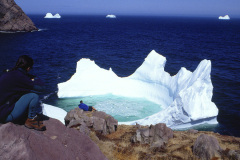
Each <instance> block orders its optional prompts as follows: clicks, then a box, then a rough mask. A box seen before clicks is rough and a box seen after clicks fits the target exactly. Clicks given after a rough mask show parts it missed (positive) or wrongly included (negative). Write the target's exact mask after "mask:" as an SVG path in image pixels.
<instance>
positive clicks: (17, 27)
mask: <svg viewBox="0 0 240 160" xmlns="http://www.w3.org/2000/svg"><path fill="white" fill-rule="evenodd" d="M37 30H38V29H37V27H36V26H35V25H34V24H33V22H32V20H31V19H30V18H29V17H28V16H27V15H26V14H25V13H24V12H23V10H22V9H21V8H20V7H19V6H18V5H17V4H16V3H15V2H14V0H0V31H14V32H15V31H26V32H30V31H37Z"/></svg>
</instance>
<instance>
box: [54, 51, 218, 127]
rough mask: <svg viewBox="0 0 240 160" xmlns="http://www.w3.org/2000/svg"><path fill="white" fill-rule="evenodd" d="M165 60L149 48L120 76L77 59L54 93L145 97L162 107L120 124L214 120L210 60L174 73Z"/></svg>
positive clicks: (171, 124) (183, 123) (185, 124)
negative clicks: (129, 72) (134, 67)
mask: <svg viewBox="0 0 240 160" xmlns="http://www.w3.org/2000/svg"><path fill="white" fill-rule="evenodd" d="M165 64H166V58H165V57H163V56H162V55H160V54H158V53H156V52H155V51H154V50H153V51H151V52H150V53H149V55H148V56H147V58H146V59H145V61H144V62H143V64H142V65H141V66H140V67H139V68H138V69H137V70H136V71H135V72H134V73H133V74H132V75H130V76H129V77H123V78H121V77H118V76H117V75H116V74H115V73H114V72H113V71H112V69H111V68H110V69H109V70H106V69H102V68H100V67H99V66H97V65H96V64H95V62H94V61H91V60H90V59H81V60H80V61H78V62H77V68H76V73H75V74H74V75H73V76H72V77H71V78H70V79H69V80H68V81H67V82H63V83H59V84H58V89H59V90H58V97H59V98H66V97H80V96H91V95H104V94H113V95H117V96H126V97H137V98H146V99H147V100H149V101H152V102H155V103H157V104H159V105H161V107H162V108H163V110H161V111H160V112H159V113H156V114H154V115H152V116H149V117H146V118H144V119H140V120H136V121H131V122H122V123H120V124H135V123H139V124H141V125H150V124H156V123H160V122H161V123H166V125H167V126H169V127H171V128H185V127H189V126H192V125H197V124H201V123H205V122H206V123H212V124H216V123H218V122H217V120H216V116H217V115H218V108H217V107H216V105H215V104H214V103H213V102H212V101H211V99H212V95H213V86H212V82H211V78H210V73H211V61H210V60H202V61H201V63H200V64H199V65H198V67H197V69H196V70H195V71H194V72H190V71H188V70H187V69H186V68H184V67H182V68H181V69H180V71H179V72H178V73H177V74H176V75H174V76H170V74H169V73H167V72H165V71H164V67H165ZM136 107H137V106H136Z"/></svg>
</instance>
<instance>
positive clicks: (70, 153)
mask: <svg viewBox="0 0 240 160" xmlns="http://www.w3.org/2000/svg"><path fill="white" fill-rule="evenodd" d="M44 124H45V125H46V128H47V130H46V131H36V130H31V129H28V128H26V127H24V126H23V125H16V124H13V123H11V122H9V123H6V124H2V125H0V139H1V141H0V159H14V160H22V159H24V160H32V159H34V160H42V159H51V160H59V159H75V160H86V159H89V160H97V159H98V160H106V159H107V158H106V157H105V156H104V155H103V153H102V152H101V151H100V149H99V148H98V146H97V145H96V144H95V143H94V142H93V141H92V140H91V139H90V138H89V137H88V136H86V135H84V134H82V133H81V132H79V131H78V130H75V129H71V128H67V127H66V126H64V125H63V124H62V123H61V122H60V121H58V120H56V119H49V120H46V121H44Z"/></svg>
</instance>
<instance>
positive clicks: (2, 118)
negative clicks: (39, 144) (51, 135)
mask: <svg viewBox="0 0 240 160" xmlns="http://www.w3.org/2000/svg"><path fill="white" fill-rule="evenodd" d="M32 66H33V59H32V58H31V57H29V56H27V55H23V56H20V57H19V58H18V61H17V63H16V65H15V67H14V68H12V69H11V70H9V71H8V70H6V72H5V73H4V74H3V75H2V76H1V77H0V122H1V123H7V122H13V123H19V122H20V121H22V120H23V122H25V124H24V125H25V127H27V128H30V129H35V130H39V131H43V130H46V126H44V125H43V122H42V120H41V119H40V115H42V107H41V106H40V102H39V95H38V94H37V93H39V92H42V91H43V90H44V89H45V87H44V83H43V82H42V81H41V80H40V79H39V78H37V77H35V76H33V75H30V74H29V71H30V70H31V69H32Z"/></svg>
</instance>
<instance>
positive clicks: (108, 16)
mask: <svg viewBox="0 0 240 160" xmlns="http://www.w3.org/2000/svg"><path fill="white" fill-rule="evenodd" d="M106 18H117V17H116V16H115V15H113V14H109V15H107V16H106Z"/></svg>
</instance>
